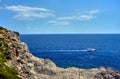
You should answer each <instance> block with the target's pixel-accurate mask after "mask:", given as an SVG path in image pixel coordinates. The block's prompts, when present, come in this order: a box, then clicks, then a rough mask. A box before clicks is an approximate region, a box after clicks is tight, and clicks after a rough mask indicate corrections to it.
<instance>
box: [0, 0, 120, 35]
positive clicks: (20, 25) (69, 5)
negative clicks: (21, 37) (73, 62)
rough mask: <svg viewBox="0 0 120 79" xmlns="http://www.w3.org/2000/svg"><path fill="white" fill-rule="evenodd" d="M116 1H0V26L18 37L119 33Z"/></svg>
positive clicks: (118, 12)
mask: <svg viewBox="0 0 120 79" xmlns="http://www.w3.org/2000/svg"><path fill="white" fill-rule="evenodd" d="M119 3H120V0H0V26H4V27H5V28H7V29H10V30H15V31H18V32H20V33H21V34H89V33H94V34H96V33H102V34H104V33H120V10H119V8H120V5H119Z"/></svg>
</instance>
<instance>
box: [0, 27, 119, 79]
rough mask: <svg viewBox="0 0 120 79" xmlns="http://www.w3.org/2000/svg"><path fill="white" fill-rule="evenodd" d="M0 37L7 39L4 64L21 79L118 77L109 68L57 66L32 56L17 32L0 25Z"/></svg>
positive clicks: (106, 78)
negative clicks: (14, 70)
mask: <svg viewBox="0 0 120 79" xmlns="http://www.w3.org/2000/svg"><path fill="white" fill-rule="evenodd" d="M0 39H4V40H5V41H7V44H8V46H9V53H10V59H8V60H7V62H5V64H6V65H7V66H8V67H10V68H15V69H17V70H18V73H19V74H18V76H19V77H21V78H22V79H120V73H119V72H117V71H115V70H113V69H111V68H108V69H106V68H104V67H100V68H93V69H79V68H75V67H72V68H67V69H64V68H59V67H56V65H55V64H54V63H53V62H52V61H51V60H49V59H42V58H37V57H35V56H33V55H32V54H31V53H30V52H29V49H28V47H27V45H26V44H25V43H24V42H21V41H20V40H19V33H18V32H13V31H10V30H7V29H5V28H2V27H0Z"/></svg>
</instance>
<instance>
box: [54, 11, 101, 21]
mask: <svg viewBox="0 0 120 79" xmlns="http://www.w3.org/2000/svg"><path fill="white" fill-rule="evenodd" d="M97 13H99V10H98V9H95V10H89V11H88V12H87V13H84V14H82V15H74V16H65V17H58V18H56V20H59V21H60V20H61V21H62V20H63V21H66V20H67V21H68V20H84V21H88V20H92V19H95V18H96V14H97Z"/></svg>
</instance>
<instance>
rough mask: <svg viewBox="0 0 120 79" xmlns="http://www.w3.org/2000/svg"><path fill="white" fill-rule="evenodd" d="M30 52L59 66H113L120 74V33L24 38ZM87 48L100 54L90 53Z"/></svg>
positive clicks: (45, 35)
mask: <svg viewBox="0 0 120 79" xmlns="http://www.w3.org/2000/svg"><path fill="white" fill-rule="evenodd" d="M21 41H24V42H26V43H27V44H28V47H29V49H30V52H31V53H32V54H33V55H35V56H37V57H40V58H45V59H50V60H52V61H53V62H54V63H55V64H56V65H57V66H59V67H64V68H67V67H73V66H74V67H79V68H96V67H100V66H104V67H112V68H115V69H117V70H119V71H120V34H40V35H34V34H33V35H21ZM86 48H95V49H96V51H93V52H87V51H84V50H85V49H86Z"/></svg>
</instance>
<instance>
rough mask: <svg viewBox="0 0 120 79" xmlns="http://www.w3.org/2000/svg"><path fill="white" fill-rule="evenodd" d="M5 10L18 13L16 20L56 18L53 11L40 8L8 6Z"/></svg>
mask: <svg viewBox="0 0 120 79" xmlns="http://www.w3.org/2000/svg"><path fill="white" fill-rule="evenodd" d="M5 9H6V10H10V11H14V12H16V13H17V14H16V15H15V16H14V18H16V19H18V20H32V19H39V18H48V17H54V16H55V15H54V14H53V13H52V11H50V10H48V9H46V8H39V7H28V6H21V5H18V6H14V5H13V6H6V7H5Z"/></svg>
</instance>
